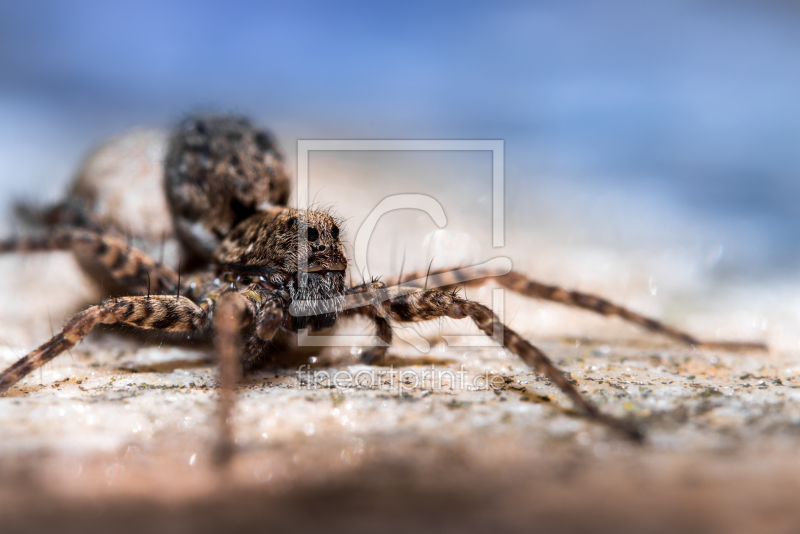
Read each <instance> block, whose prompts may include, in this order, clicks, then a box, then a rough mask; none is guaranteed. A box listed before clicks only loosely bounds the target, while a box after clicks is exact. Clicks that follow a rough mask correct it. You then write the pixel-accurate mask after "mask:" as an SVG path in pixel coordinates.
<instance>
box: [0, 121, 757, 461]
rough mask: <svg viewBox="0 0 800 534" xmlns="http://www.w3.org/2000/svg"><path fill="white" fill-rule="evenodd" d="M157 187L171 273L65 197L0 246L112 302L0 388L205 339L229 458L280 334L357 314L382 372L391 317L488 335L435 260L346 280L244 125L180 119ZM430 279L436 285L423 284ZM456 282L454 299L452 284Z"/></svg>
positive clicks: (679, 335)
mask: <svg viewBox="0 0 800 534" xmlns="http://www.w3.org/2000/svg"><path fill="white" fill-rule="evenodd" d="M164 189H165V193H166V198H167V201H168V205H169V207H170V210H171V217H172V221H173V225H174V234H175V235H176V236H177V239H178V241H179V244H180V247H181V250H182V255H181V256H182V259H181V260H180V261H179V262H178V267H177V270H174V269H172V268H171V267H169V266H167V265H165V264H164V263H163V240H162V246H161V249H162V252H161V253H160V256H159V259H158V260H155V259H153V258H151V257H150V256H149V255H148V254H146V253H145V252H143V251H141V250H139V249H137V248H135V247H133V246H132V245H131V243H130V240H127V239H125V238H124V236H123V235H122V234H123V232H121V231H120V229H119V228H116V227H114V226H113V225H111V224H109V223H107V222H101V221H98V220H97V218H96V217H95V214H94V211H93V209H94V208H93V206H92V203H91V201H89V200H87V199H76V198H68V199H66V200H65V201H63V202H62V203H60V204H57V205H55V206H52V207H49V208H46V209H43V210H40V211H39V212H37V211H36V210H35V209H29V212H30V213H32V215H31V216H30V217H29V218H30V219H32V220H35V221H38V227H37V228H36V229H35V230H34V231H33V232H31V233H29V234H28V235H25V236H20V237H14V238H11V239H8V240H6V241H3V242H0V252H19V253H23V252H25V253H30V252H44V251H52V250H72V251H75V252H76V253H78V254H80V255H82V256H84V257H88V258H91V259H92V261H93V263H94V265H95V266H96V267H97V272H99V273H100V275H102V276H101V277H100V280H101V283H102V281H103V280H111V281H112V282H113V285H114V287H115V288H117V289H116V291H117V294H116V295H115V296H114V297H112V298H110V299H108V300H105V301H103V302H101V303H100V304H97V305H95V306H91V307H89V308H87V309H85V310H84V311H81V312H79V313H77V314H76V315H74V316H73V317H72V318H71V319H70V320H68V321H67V322H66V324H65V325H64V326H63V328H62V329H61V331H60V332H58V333H55V334H54V335H53V337H52V338H51V339H50V340H49V341H47V342H45V343H44V344H43V345H41V346H40V347H38V348H36V349H35V350H33V351H32V352H30V353H29V354H27V355H26V356H24V357H22V358H20V359H19V360H18V361H17V362H16V363H14V364H13V365H11V366H10V367H9V368H7V369H5V370H4V371H3V372H2V373H0V394H3V393H5V392H7V391H8V390H9V389H10V388H11V387H13V386H14V385H15V384H16V383H17V382H19V381H20V380H21V379H23V378H24V377H25V376H26V375H28V374H29V373H31V372H32V371H33V370H35V369H37V368H40V367H41V366H42V365H44V364H45V363H47V362H49V361H51V360H52V359H53V358H55V357H57V356H58V355H59V354H61V353H62V352H64V351H66V350H68V349H70V348H71V347H73V346H74V345H75V344H77V343H78V342H80V341H81V340H82V339H83V338H84V337H85V336H86V335H87V334H88V333H89V332H90V331H91V330H92V329H93V328H94V327H95V326H96V325H98V324H100V323H104V324H114V323H118V324H126V325H131V326H133V327H136V328H140V329H150V330H156V331H164V332H184V333H192V332H194V333H200V334H205V335H207V336H209V337H212V338H213V339H214V343H215V347H216V353H217V356H218V362H219V383H220V391H221V393H220V397H219V408H218V410H219V419H218V421H219V425H220V431H219V439H218V443H217V445H216V451H217V455H216V457H217V459H218V460H220V461H225V460H227V459H229V458H230V456H231V454H232V453H233V450H234V449H233V429H232V428H231V425H230V418H229V415H230V412H231V410H232V408H233V404H234V401H235V395H234V391H235V387H236V381H237V377H238V376H239V373H240V372H241V370H242V368H243V366H244V367H245V368H249V367H252V366H254V365H256V364H257V363H258V362H262V361H265V360H267V361H273V362H275V363H278V364H280V358H281V353H280V351H275V350H273V349H274V346H275V345H274V343H273V342H274V341H275V340H277V339H278V338H281V337H282V336H286V335H291V334H293V333H296V332H298V331H300V330H302V329H306V328H309V329H310V330H311V331H319V330H323V329H327V328H330V327H333V326H335V324H336V323H337V321H338V319H339V318H341V317H347V316H363V317H366V318H368V319H369V320H371V321H372V323H373V324H374V328H375V330H376V331H377V334H378V336H379V338H380V339H381V340H382V341H383V342H384V344H383V345H381V346H376V347H371V348H370V349H369V350H367V351H365V352H364V353H363V354H362V356H361V359H362V362H363V363H365V364H379V363H381V361H383V360H384V359H385V357H386V354H387V350H388V347H389V346H390V345H391V342H392V337H393V333H392V324H393V323H395V322H422V321H429V320H434V319H439V318H443V317H449V318H451V319H470V320H472V321H473V322H474V323H475V324H476V325H477V327H478V328H479V329H480V330H481V331H482V332H484V333H485V334H486V335H488V336H493V335H494V334H495V332H496V331H497V329H496V328H495V327H496V326H498V325H499V324H500V321H499V319H498V318H497V316H496V315H495V314H494V313H493V312H492V310H490V309H489V308H488V307H486V306H484V305H483V304H480V303H478V302H475V301H472V300H469V299H468V298H467V297H466V288H467V287H468V286H475V285H478V284H483V283H485V282H486V280H487V279H486V278H483V279H467V278H465V277H464V276H463V275H461V274H459V273H462V272H463V271H461V270H459V271H445V270H432V266H433V260H431V263H430V264H429V265H428V269H427V271H425V272H419V273H411V274H410V275H407V276H405V277H404V275H403V266H402V265H401V268H400V276H399V277H398V278H397V279H394V280H389V281H388V283H384V282H381V280H380V279H379V278H373V279H371V280H369V281H363V280H362V283H361V284H357V285H352V282H351V283H350V284H347V283H346V281H345V273H346V271H347V269H348V266H349V262H348V260H347V258H346V255H345V252H344V247H343V241H342V238H343V236H344V232H343V229H342V226H343V220H342V219H341V218H339V217H335V216H332V215H331V214H330V213H329V211H330V210H329V209H328V210H326V209H321V208H317V209H308V210H300V209H295V208H290V207H288V206H287V205H286V202H287V199H288V196H289V177H288V172H287V171H286V166H285V163H284V158H283V154H282V153H281V151H280V150H279V148H278V147H277V145H276V143H275V142H274V140H273V138H272V136H271V135H270V134H268V133H267V132H265V131H264V130H262V129H260V128H257V127H255V126H253V125H252V124H251V123H250V122H249V121H248V120H247V119H245V118H243V117H237V116H230V115H197V116H192V117H189V118H187V119H186V120H184V121H183V122H181V124H180V125H178V127H177V128H176V129H175V131H174V132H173V134H172V137H171V138H170V141H169V150H168V153H167V156H166V159H165V163H164ZM404 262H405V253H404V255H403V264H404ZM182 271H185V272H182ZM351 274H352V273H351ZM362 274H363V273H362ZM432 277H436V278H437V281H438V282H437V284H435V285H437V286H438V287H435V288H431V289H429V288H428V280H429V279H431V278H432ZM404 278H405V280H423V279H424V285H423V287H413V286H412V284H410V283H406V282H404ZM493 279H494V281H495V282H496V283H498V284H499V285H501V286H502V287H505V288H507V289H510V290H512V291H515V292H518V293H520V294H522V295H524V296H527V297H530V298H537V299H544V300H548V301H552V302H557V303H561V304H564V305H568V306H573V307H578V308H582V309H585V310H588V311H591V312H594V313H598V314H601V315H605V316H616V317H620V318H622V319H624V320H626V321H628V322H631V323H633V324H635V325H638V326H639V327H642V328H644V329H647V330H649V331H652V332H654V333H657V334H661V335H663V336H666V337H668V338H671V339H672V340H674V341H676V342H678V343H682V344H684V345H689V346H694V347H698V348H719V347H725V348H731V349H745V350H761V349H764V348H765V347H764V345H763V344H760V343H736V342H730V343H726V342H705V341H701V340H698V339H697V338H695V337H694V336H692V335H690V334H688V333H686V332H683V331H681V330H678V329H675V328H673V327H670V326H667V325H665V324H662V323H661V322H659V321H656V320H654V319H651V318H648V317H644V316H642V315H640V314H637V313H635V312H633V311H630V310H628V309H627V308H625V307H622V306H619V305H616V304H613V303H611V302H610V301H608V300H606V299H603V298H601V297H597V296H593V295H589V294H585V293H581V292H577V291H570V290H565V289H562V288H560V287H557V286H552V285H546V284H542V283H539V282H536V281H533V280H530V279H529V278H527V277H526V276H525V275H523V274H521V273H518V272H515V271H512V272H510V273H508V274H506V275H503V276H498V277H494V278H493ZM401 283H402V284H403V286H402V288H398V287H397V286H399V285H400V284H401ZM460 287H463V288H464V296H463V297H462V296H460V295H459V294H458V291H457V290H456V289H457V288H460ZM500 330H501V331H502V344H503V346H504V347H505V349H507V350H508V351H509V352H511V353H513V354H515V355H516V356H517V357H519V358H520V359H521V360H522V361H524V362H525V363H526V364H528V365H529V366H530V367H531V368H533V369H534V370H535V371H536V372H537V373H540V374H542V375H544V377H546V378H547V379H548V380H549V381H550V383H552V384H553V385H555V386H556V387H557V388H559V389H560V390H561V392H562V393H563V394H564V395H566V396H567V397H568V398H569V399H570V401H571V402H572V404H573V405H574V406H575V408H576V409H577V411H578V412H579V413H580V414H582V415H583V416H584V417H586V418H588V419H589V420H591V421H595V422H597V423H600V424H603V425H606V426H608V427H610V428H612V429H614V430H617V431H620V432H621V433H622V434H623V435H625V436H627V437H628V438H631V439H633V440H636V441H639V440H641V438H642V432H641V431H640V429H639V428H638V426H637V425H636V424H635V423H633V422H630V421H624V420H620V419H615V418H613V417H610V416H608V415H606V414H604V413H603V412H601V411H600V410H599V409H598V408H597V407H596V405H595V404H594V403H592V402H591V401H590V400H589V399H587V398H586V397H585V396H584V395H583V394H581V393H580V392H579V391H578V389H577V388H576V387H575V386H574V385H573V383H572V382H571V381H570V380H569V379H568V378H567V377H566V376H565V375H564V373H562V372H561V371H560V370H559V369H558V368H557V367H556V366H555V365H554V364H553V362H552V361H551V360H550V359H549V358H548V357H547V355H545V354H544V353H543V352H542V351H541V350H539V349H538V348H537V347H535V346H534V345H533V344H531V343H530V342H529V341H527V340H526V339H524V338H523V337H522V336H520V335H519V334H517V333H516V332H515V331H514V330H512V329H511V328H509V327H508V326H506V325H502V328H501V329H500Z"/></svg>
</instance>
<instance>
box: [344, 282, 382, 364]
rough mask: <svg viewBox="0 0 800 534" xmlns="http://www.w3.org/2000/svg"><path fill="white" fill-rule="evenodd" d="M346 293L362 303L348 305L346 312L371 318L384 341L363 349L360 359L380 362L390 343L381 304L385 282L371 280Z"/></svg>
mask: <svg viewBox="0 0 800 534" xmlns="http://www.w3.org/2000/svg"><path fill="white" fill-rule="evenodd" d="M347 294H348V295H350V296H351V297H355V298H356V299H358V300H359V301H360V303H361V304H362V305H361V306H357V305H356V306H353V307H348V308H349V309H347V310H346V313H350V314H357V315H364V316H366V317H368V318H369V319H371V320H372V322H373V323H374V324H375V330H376V331H377V333H378V336H379V337H380V338H381V341H383V342H384V345H383V346H377V347H372V348H370V349H369V350H366V351H364V352H363V353H362V354H361V361H362V362H363V363H365V364H367V365H375V364H380V363H382V362H383V360H384V358H385V357H386V351H387V350H388V349H389V346H390V345H391V344H392V327H391V325H390V324H389V320H388V318H387V312H386V310H385V309H384V307H383V304H382V303H383V301H385V300H386V298H387V294H386V284H384V283H383V282H381V281H380V280H373V281H371V282H367V283H364V284H361V285H358V286H354V287H351V288H350V289H348V290H347Z"/></svg>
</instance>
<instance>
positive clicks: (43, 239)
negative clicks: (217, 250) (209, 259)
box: [0, 228, 178, 295]
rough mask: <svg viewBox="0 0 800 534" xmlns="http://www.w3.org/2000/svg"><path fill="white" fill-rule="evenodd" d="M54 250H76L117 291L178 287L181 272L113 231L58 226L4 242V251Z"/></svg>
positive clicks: (156, 291) (1, 243)
mask: <svg viewBox="0 0 800 534" xmlns="http://www.w3.org/2000/svg"><path fill="white" fill-rule="evenodd" d="M53 250H72V251H74V252H75V253H76V255H77V256H78V258H79V260H80V261H81V262H82V263H84V260H86V262H85V263H87V264H88V267H89V270H90V271H91V272H92V273H93V274H94V275H96V277H98V278H100V279H107V280H110V282H111V285H113V286H114V287H115V288H116V292H117V293H122V294H137V293H138V294H142V295H144V294H150V293H152V294H172V293H175V292H176V291H177V289H178V274H177V273H176V272H175V271H174V270H172V269H170V268H169V267H167V266H165V265H163V264H161V263H160V262H157V261H155V260H154V259H153V258H151V257H150V256H149V255H147V254H146V253H144V252H142V251H141V250H139V249H136V248H133V247H131V246H130V244H129V243H127V242H126V241H125V240H123V239H120V238H118V237H116V236H113V235H111V234H106V233H100V232H97V231H94V230H89V229H81V228H57V229H54V230H51V231H48V232H44V233H36V234H34V235H31V236H24V237H18V238H12V239H6V240H4V241H0V254H1V253H5V252H22V253H28V252H46V251H53Z"/></svg>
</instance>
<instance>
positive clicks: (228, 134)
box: [165, 115, 290, 261]
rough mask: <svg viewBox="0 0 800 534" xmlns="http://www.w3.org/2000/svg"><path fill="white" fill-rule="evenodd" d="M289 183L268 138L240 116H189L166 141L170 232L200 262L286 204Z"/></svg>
mask: <svg viewBox="0 0 800 534" xmlns="http://www.w3.org/2000/svg"><path fill="white" fill-rule="evenodd" d="M289 180H290V178H289V174H288V172H287V170H286V167H285V165H284V160H283V154H282V153H281V152H280V150H279V149H278V147H277V145H276V143H275V141H274V140H273V138H272V137H271V135H270V134H268V133H267V132H266V131H264V130H261V129H259V128H256V127H254V126H253V125H252V124H251V123H250V122H249V121H248V120H247V119H245V118H243V117H236V116H230V115H198V116H194V117H190V118H188V119H186V120H185V121H184V122H183V123H182V124H181V126H180V127H179V128H178V130H177V131H176V132H175V133H174V134H173V135H172V138H171V139H170V143H169V148H168V152H167V157H166V162H165V187H166V193H167V199H168V201H169V206H170V210H171V212H172V216H173V220H174V222H175V231H176V234H177V235H178V238H179V239H180V240H181V243H182V245H183V246H184V248H185V249H186V250H187V252H189V253H190V254H192V255H194V256H195V257H197V258H199V259H201V260H204V261H208V260H210V259H211V256H212V253H213V251H214V249H216V248H217V246H218V245H219V243H220V242H221V241H222V239H224V237H225V236H226V235H227V234H228V233H229V232H230V231H231V230H232V229H233V228H234V226H236V225H237V224H238V223H240V222H241V221H243V220H244V219H246V218H248V217H250V216H251V215H253V214H254V213H257V212H258V211H261V210H262V209H264V208H265V207H268V206H271V205H285V204H286V201H287V199H288V198H289V189H290V182H289Z"/></svg>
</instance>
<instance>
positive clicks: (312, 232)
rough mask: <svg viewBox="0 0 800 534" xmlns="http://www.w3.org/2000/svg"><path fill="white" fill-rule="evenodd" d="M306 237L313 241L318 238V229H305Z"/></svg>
mask: <svg viewBox="0 0 800 534" xmlns="http://www.w3.org/2000/svg"><path fill="white" fill-rule="evenodd" d="M306 238H307V239H308V240H309V241H311V242H312V243H313V242H314V241H316V240H317V239H319V231H318V230H317V229H316V228H309V229H308V230H306Z"/></svg>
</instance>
